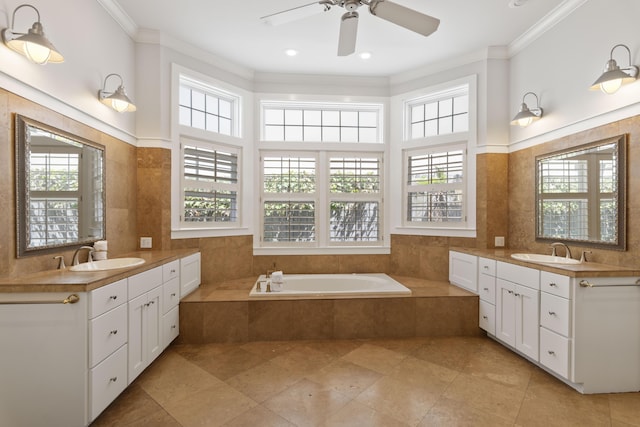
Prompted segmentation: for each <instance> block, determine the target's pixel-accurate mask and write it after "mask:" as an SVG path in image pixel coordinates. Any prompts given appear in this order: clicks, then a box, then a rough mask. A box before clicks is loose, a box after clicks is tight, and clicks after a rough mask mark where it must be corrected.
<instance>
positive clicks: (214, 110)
mask: <svg viewBox="0 0 640 427" xmlns="http://www.w3.org/2000/svg"><path fill="white" fill-rule="evenodd" d="M207 113H210V114H215V115H218V98H217V97H215V96H211V95H207Z"/></svg>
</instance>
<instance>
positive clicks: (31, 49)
mask: <svg viewBox="0 0 640 427" xmlns="http://www.w3.org/2000/svg"><path fill="white" fill-rule="evenodd" d="M23 7H30V8H32V9H33V10H35V11H36V15H37V16H38V20H37V21H36V22H34V23H33V25H32V26H31V28H29V30H28V32H27V33H19V32H16V31H15V28H14V22H15V19H16V12H17V11H18V10H19V9H20V8H23ZM2 40H3V41H4V44H6V45H7V46H8V47H9V48H10V49H12V50H15V51H16V52H18V53H19V54H21V55H24V56H26V57H27V58H29V60H30V61H32V62H35V63H36V64H46V63H47V62H52V63H59V62H64V57H63V56H62V54H61V53H60V52H58V50H57V49H56V48H55V47H54V46H53V44H52V43H51V42H50V41H49V39H47V37H46V36H45V35H44V30H43V29H42V24H41V23H40V12H38V9H36V8H35V7H33V6H31V5H30V4H23V5H20V6H18V7H17V8H16V9H15V10H14V11H13V17H12V18H11V28H5V29H4V30H2Z"/></svg>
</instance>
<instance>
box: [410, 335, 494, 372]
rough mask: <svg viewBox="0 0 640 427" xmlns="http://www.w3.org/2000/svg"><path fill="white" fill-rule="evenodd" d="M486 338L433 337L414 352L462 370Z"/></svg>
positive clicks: (418, 355) (426, 358) (418, 356)
mask: <svg viewBox="0 0 640 427" xmlns="http://www.w3.org/2000/svg"><path fill="white" fill-rule="evenodd" d="M485 340H486V338H432V339H430V340H429V341H428V342H427V343H426V344H425V345H423V346H421V347H419V348H418V349H417V350H415V351H414V352H413V353H412V354H413V356H414V357H417V358H418V359H422V360H428V361H429V362H432V363H435V364H438V365H442V366H444V367H446V368H449V369H453V370H456V371H462V370H464V368H465V367H466V366H467V363H468V362H469V360H470V359H471V357H472V356H473V355H474V354H475V353H477V352H478V351H479V350H480V348H482V346H483V341H485Z"/></svg>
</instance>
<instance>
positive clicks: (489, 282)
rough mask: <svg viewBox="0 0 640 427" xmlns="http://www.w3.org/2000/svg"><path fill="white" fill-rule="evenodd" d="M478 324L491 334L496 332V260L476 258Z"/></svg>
mask: <svg viewBox="0 0 640 427" xmlns="http://www.w3.org/2000/svg"><path fill="white" fill-rule="evenodd" d="M478 295H479V296H480V307H479V316H480V317H479V325H480V328H481V329H484V330H485V331H487V332H488V333H489V334H491V335H495V334H496V261H495V260H493V259H488V258H482V257H479V258H478Z"/></svg>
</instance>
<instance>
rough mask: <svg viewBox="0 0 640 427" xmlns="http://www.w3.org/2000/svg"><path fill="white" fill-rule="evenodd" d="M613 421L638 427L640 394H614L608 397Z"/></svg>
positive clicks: (639, 422) (639, 424)
mask: <svg viewBox="0 0 640 427" xmlns="http://www.w3.org/2000/svg"><path fill="white" fill-rule="evenodd" d="M609 406H610V409H611V418H612V419H613V420H616V421H619V422H623V423H626V424H628V425H634V426H640V393H615V394H611V395H609Z"/></svg>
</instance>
